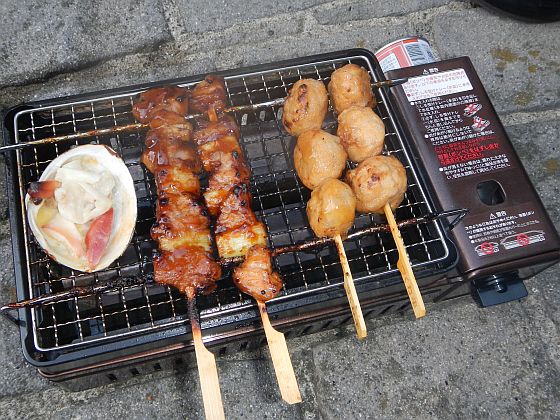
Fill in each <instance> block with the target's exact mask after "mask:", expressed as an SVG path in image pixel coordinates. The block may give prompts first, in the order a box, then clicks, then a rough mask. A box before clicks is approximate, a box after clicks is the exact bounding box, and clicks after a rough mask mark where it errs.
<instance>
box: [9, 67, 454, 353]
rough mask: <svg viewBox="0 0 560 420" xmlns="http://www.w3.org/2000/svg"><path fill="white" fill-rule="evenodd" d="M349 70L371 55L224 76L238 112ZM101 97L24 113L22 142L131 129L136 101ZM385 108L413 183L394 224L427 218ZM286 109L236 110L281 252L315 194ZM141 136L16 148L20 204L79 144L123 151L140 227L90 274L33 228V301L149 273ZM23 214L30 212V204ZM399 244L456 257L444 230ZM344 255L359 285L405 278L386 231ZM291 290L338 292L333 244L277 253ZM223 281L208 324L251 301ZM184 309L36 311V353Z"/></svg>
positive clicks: (112, 304)
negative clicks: (297, 167)
mask: <svg viewBox="0 0 560 420" xmlns="http://www.w3.org/2000/svg"><path fill="white" fill-rule="evenodd" d="M348 62H353V63H356V64H359V65H361V66H363V67H365V68H366V69H369V70H370V73H371V74H372V78H373V79H374V80H376V78H375V75H374V74H373V71H372V69H371V67H370V63H369V61H368V60H367V59H366V58H364V57H360V56H357V57H353V58H350V59H348V58H346V59H340V60H331V61H328V62H320V63H313V64H307V65H303V66H298V67H288V68H279V69H275V70H271V71H266V72H263V73H252V74H245V75H236V76H231V77H228V78H226V85H227V91H228V96H229V100H230V103H231V105H247V104H257V103H262V102H265V101H269V100H271V99H276V98H281V97H285V96H286V95H287V92H288V90H289V89H290V87H291V86H292V85H293V84H294V83H295V82H296V81H297V80H299V79H300V78H304V77H305V78H315V79H319V80H322V81H324V82H325V83H328V81H329V79H330V75H331V73H332V71H333V70H334V69H336V68H338V67H340V66H342V65H344V64H347V63H348ZM137 93H138V92H134V93H131V94H128V95H117V96H112V97H100V98H97V99H92V100H88V101H84V102H74V103H61V104H59V105H53V106H49V107H43V108H35V109H29V110H25V111H22V112H20V113H18V114H17V115H16V117H15V128H16V141H17V142H25V141H31V140H37V139H41V138H46V137H51V136H57V135H64V134H71V133H77V132H83V131H87V130H92V129H98V128H109V127H112V126H118V125H124V124H130V123H134V122H135V121H134V118H133V116H132V114H131V106H132V103H133V100H134V97H135V95H136V94H137ZM377 99H378V102H379V105H378V107H377V108H376V112H378V113H379V115H380V116H381V118H382V119H383V121H384V122H385V125H386V131H387V134H386V150H385V153H388V154H394V155H396V156H397V157H398V158H399V160H400V161H401V162H402V163H403V164H404V165H405V167H406V169H407V175H408V180H409V186H408V190H407V193H406V196H405V200H404V202H403V203H402V204H401V206H400V207H399V208H398V209H397V211H396V216H397V219H405V218H409V217H418V216H422V215H425V214H427V213H428V212H429V211H430V209H429V206H428V204H427V202H426V198H425V194H424V192H423V191H422V188H421V186H420V185H419V183H418V178H417V176H416V174H415V172H414V169H413V167H412V166H411V163H410V160H409V158H408V156H407V154H406V152H405V150H404V149H403V145H402V139H401V137H400V135H399V134H398V133H397V132H396V131H395V127H394V126H393V123H392V117H391V116H390V115H389V111H388V109H387V107H386V106H385V103H384V94H383V92H378V93H377ZM281 112H282V108H281V106H270V107H267V108H262V109H258V110H255V111H252V112H238V113H237V114H235V117H236V119H237V122H238V124H239V125H240V128H241V137H242V138H241V143H242V147H243V149H244V152H245V154H246V157H247V161H248V163H249V165H250V168H251V171H252V177H251V186H252V192H253V195H254V197H253V203H252V204H253V209H254V210H255V212H256V214H257V217H258V218H259V219H260V220H262V221H263V222H264V223H265V224H266V226H267V229H268V237H269V243H270V245H271V246H272V247H277V246H280V245H288V244H293V243H296V242H299V241H302V240H306V239H310V238H312V237H313V232H312V231H311V229H310V228H309V226H308V223H307V217H306V214H305V203H306V202H307V200H308V199H309V196H310V192H309V190H307V189H306V188H305V187H304V186H303V185H302V184H301V183H300V182H299V180H298V178H297V177H296V175H295V171H294V168H293V162H292V159H291V155H292V151H293V148H294V145H295V139H294V138H293V137H291V136H289V135H288V134H287V133H286V132H285V130H284V129H283V127H282V124H281V122H280V119H281ZM325 124H326V127H327V130H328V131H333V130H335V128H336V127H335V119H334V117H333V115H332V111H331V110H329V114H328V117H327V120H326V122H325ZM143 134H144V133H143V132H141V131H135V132H129V133H121V134H113V135H105V136H98V137H91V138H87V139H81V140H77V141H74V142H70V141H64V142H58V143H53V144H45V145H40V146H36V147H32V148H29V149H25V150H22V151H18V152H17V161H18V177H19V183H20V188H21V194H22V197H23V196H24V194H25V190H26V188H27V186H28V185H29V183H30V182H32V181H35V180H37V179H38V177H39V176H40V174H41V173H42V172H43V171H44V170H45V168H46V167H47V165H48V164H49V163H50V162H51V161H52V160H53V159H54V158H55V157H56V156H58V155H60V154H61V153H64V152H65V151H67V150H69V149H70V148H71V147H73V146H75V145H79V144H87V143H101V144H106V145H108V146H111V147H112V148H113V149H115V150H116V151H117V152H118V153H119V154H120V155H121V157H122V158H123V160H124V161H125V163H126V165H127V167H128V169H129V171H130V173H131V175H132V178H133V180H134V185H135V190H136V194H137V199H138V221H137V224H136V228H135V233H134V236H133V239H132V241H131V243H130V244H129V246H128V248H127V249H126V251H125V252H124V254H123V255H122V256H121V257H120V258H119V259H117V260H116V261H115V262H114V263H113V264H112V265H111V266H110V267H109V268H107V269H105V270H102V271H100V272H97V273H93V274H87V273H81V272H77V271H74V270H71V269H69V268H67V267H64V266H62V265H60V264H57V263H56V262H54V261H53V260H51V259H50V258H49V257H48V256H47V255H46V254H45V252H44V251H43V250H42V249H41V248H40V247H39V246H38V245H37V243H36V242H35V240H34V238H33V235H32V234H31V232H30V231H29V229H28V228H27V226H26V225H25V224H24V236H25V241H26V242H25V248H26V258H27V267H28V273H27V274H28V277H29V286H30V290H31V295H32V296H31V297H34V296H38V295H41V294H48V293H55V292H60V291H63V290H66V289H68V288H71V287H75V286H83V285H89V284H93V283H95V282H103V281H107V280H110V279H114V278H117V277H147V276H148V275H149V274H150V273H151V272H152V263H151V256H152V249H153V248H154V243H153V242H152V240H151V238H150V227H151V225H152V224H153V222H154V220H155V218H154V202H155V195H156V189H155V184H154V182H153V178H152V176H151V174H150V173H149V172H148V171H147V170H146V169H145V168H144V167H143V166H142V165H141V164H140V156H141V152H142V145H143ZM21 215H22V217H23V218H25V217H26V216H25V208H24V205H23V202H22V203H21ZM380 222H383V220H382V219H381V218H380V217H379V216H376V215H369V214H367V215H359V216H357V217H356V221H355V227H354V228H356V229H358V228H361V227H365V226H368V225H371V224H372V223H380ZM402 236H403V239H404V242H405V245H406V248H407V251H408V253H409V256H410V258H411V262H412V264H413V267H420V266H423V265H428V264H435V263H436V262H438V261H441V260H442V259H444V258H446V257H447V252H448V250H447V247H446V245H445V241H444V239H443V237H442V234H441V232H440V230H439V228H438V226H437V224H435V223H433V222H432V223H427V224H421V225H416V226H409V227H407V228H405V229H403V230H402ZM345 248H346V252H347V255H348V258H349V261H350V267H351V269H352V272H353V275H354V278H355V281H356V282H361V281H368V280H371V279H372V278H376V277H378V276H381V275H385V274H387V273H389V272H395V271H396V262H397V258H398V253H397V250H396V247H395V244H394V242H393V240H392V238H391V236H390V234H389V233H380V234H373V235H369V236H367V237H362V238H360V239H358V240H354V241H346V243H345ZM275 265H276V268H277V269H278V270H279V272H280V273H281V275H282V277H283V279H284V282H285V286H284V289H283V291H282V293H281V295H280V296H279V297H278V298H277V299H278V300H282V299H289V298H290V296H298V295H301V294H302V293H313V291H314V290H317V289H320V288H326V287H335V286H337V285H339V284H341V282H342V280H341V276H342V270H341V268H340V263H339V262H338V256H337V252H336V250H335V249H334V247H325V248H323V249H319V250H316V251H307V252H296V253H292V254H284V255H280V256H278V257H277V258H276V259H275ZM250 304H252V303H251V301H250V300H249V299H248V298H247V297H244V296H243V295H242V294H241V293H239V292H238V290H237V289H236V288H235V286H234V285H233V282H232V281H231V278H230V276H229V273H227V272H226V273H225V276H224V279H223V280H222V281H221V282H220V286H219V288H218V290H217V291H216V292H214V293H213V294H211V295H209V296H206V297H201V298H199V306H200V308H201V309H202V316H203V318H204V316H205V314H212V316H214V315H215V314H220V313H221V312H225V311H227V310H230V309H232V308H236V307H240V306H243V305H250ZM186 312H187V308H186V302H185V300H184V299H183V297H182V296H181V295H180V294H179V293H178V292H177V291H176V290H174V289H172V288H169V287H164V286H160V285H157V284H153V283H150V284H145V285H142V286H132V287H123V288H121V289H119V290H117V291H112V292H106V293H103V294H100V295H98V296H88V297H80V298H73V299H69V300H67V301H64V302H59V303H55V304H49V305H44V306H42V307H39V308H35V309H34V310H33V312H32V315H33V332H34V339H35V345H36V347H37V348H38V349H41V350H45V351H46V350H53V349H61V348H67V347H75V346H83V345H91V344H93V343H97V342H99V341H102V340H109V339H117V338H120V337H122V336H125V335H130V334H137V333H141V332H144V331H152V330H155V329H159V328H166V327H171V326H174V325H178V324H180V323H183V322H184V320H185V319H186Z"/></svg>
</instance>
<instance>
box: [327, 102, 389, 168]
mask: <svg viewBox="0 0 560 420" xmlns="http://www.w3.org/2000/svg"><path fill="white" fill-rule="evenodd" d="M336 134H337V135H338V137H339V138H340V141H341V142H342V145H343V147H344V149H345V150H346V152H347V153H348V157H349V158H350V160H352V161H354V162H362V161H364V160H365V159H367V158H369V157H371V156H375V155H378V154H380V153H381V152H382V151H383V145H384V144H385V125H384V124H383V120H382V119H381V118H380V117H379V116H378V115H377V114H376V113H375V112H374V111H373V110H372V109H371V108H368V107H363V106H361V107H358V106H351V107H350V108H347V109H346V110H344V111H343V112H342V113H341V114H340V115H339V116H338V130H337V132H336Z"/></svg>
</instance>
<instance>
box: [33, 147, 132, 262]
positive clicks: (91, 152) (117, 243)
mask: <svg viewBox="0 0 560 420" xmlns="http://www.w3.org/2000/svg"><path fill="white" fill-rule="evenodd" d="M81 158H87V159H91V158H95V160H96V161H97V162H98V163H99V164H101V166H103V167H104V168H105V169H106V170H107V171H108V172H109V173H110V174H111V175H113V178H114V181H115V186H114V187H113V190H112V201H113V212H114V213H113V226H112V231H111V235H110V237H109V242H108V244H107V247H106V249H105V252H104V253H103V255H102V257H101V260H100V261H99V263H98V264H97V265H95V266H93V267H91V266H89V264H88V262H87V259H86V258H81V259H80V258H76V257H75V256H73V255H67V254H66V255H62V254H61V253H60V252H57V250H55V249H54V248H53V247H52V246H50V245H49V242H48V241H47V239H46V237H45V235H44V232H43V231H42V229H41V228H40V227H39V226H38V225H37V222H36V219H37V214H38V212H39V209H40V208H41V206H42V205H43V204H44V203H45V200H43V202H41V203H39V204H38V205H36V204H34V203H33V201H32V200H31V197H30V196H29V194H26V197H25V206H26V208H27V220H28V222H29V226H30V228H31V231H32V232H33V234H34V235H35V238H36V239H37V242H38V243H39V245H41V247H42V248H43V249H44V250H45V251H46V252H47V253H48V254H49V256H50V257H51V258H52V259H53V260H55V261H57V262H58V263H60V264H63V265H65V266H68V267H70V268H73V269H75V270H79V271H85V272H93V271H99V270H102V269H104V268H106V267H108V266H109V265H110V264H111V263H112V262H113V261H115V260H116V259H117V258H118V257H120V256H121V255H122V254H123V252H124V251H125V249H126V247H127V246H128V244H129V242H130V240H131V238H132V234H133V233H134V227H135V225H136V215H137V203H136V193H135V190H134V183H133V181H132V176H131V175H130V172H129V171H128V168H127V167H126V165H125V164H124V162H123V160H122V159H121V158H120V157H119V156H118V154H117V153H116V152H115V151H114V150H113V149H111V148H110V147H108V146H105V145H83V146H77V147H75V148H73V149H71V150H69V151H67V152H65V153H63V154H61V155H60V156H58V157H57V158H56V159H54V160H53V161H52V162H51V163H50V164H49V165H48V166H47V168H46V169H45V171H44V172H43V173H42V174H41V177H40V178H39V181H47V180H50V179H54V177H55V175H56V173H57V170H58V169H59V168H60V167H61V166H63V165H64V164H66V163H67V162H70V161H73V160H76V159H81Z"/></svg>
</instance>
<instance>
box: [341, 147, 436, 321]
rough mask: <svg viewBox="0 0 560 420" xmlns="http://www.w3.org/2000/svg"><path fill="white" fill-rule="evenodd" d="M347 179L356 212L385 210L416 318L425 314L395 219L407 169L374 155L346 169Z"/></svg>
mask: <svg viewBox="0 0 560 420" xmlns="http://www.w3.org/2000/svg"><path fill="white" fill-rule="evenodd" d="M346 179H347V181H348V183H349V184H350V186H351V187H352V189H353V191H354V193H355V194H356V198H357V206H356V208H357V209H358V211H359V212H374V213H384V214H385V217H386V218H387V222H388V223H389V226H390V228H391V234H392V236H393V240H394V241H395V244H396V246H397V250H398V252H399V260H398V261H397V268H398V269H399V272H400V273H401V276H402V278H403V281H404V284H405V287H406V291H407V294H408V298H409V299H410V303H411V304H412V309H413V311H414V315H415V316H416V318H421V317H423V316H424V315H426V308H425V306H424V301H423V299H422V295H421V294H420V289H419V288H418V283H417V282H416V278H415V276H414V272H413V271H412V267H411V266H410V260H409V258H408V254H407V253H406V248H405V246H404V242H403V240H402V236H401V233H400V231H399V228H398V226H397V224H396V221H395V216H394V215H393V210H394V209H396V208H397V207H398V206H399V204H400V203H401V202H402V200H403V199H404V193H405V191H406V188H407V181H406V170H405V169H404V167H403V166H402V164H401V163H400V162H399V160H398V159H397V158H395V157H393V156H382V155H380V156H373V157H371V158H368V159H366V160H364V161H363V162H362V163H360V164H359V165H358V166H357V168H356V169H352V170H350V171H348V174H347V178H346Z"/></svg>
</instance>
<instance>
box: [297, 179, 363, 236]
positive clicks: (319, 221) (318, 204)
mask: <svg viewBox="0 0 560 420" xmlns="http://www.w3.org/2000/svg"><path fill="white" fill-rule="evenodd" d="M355 212H356V198H355V197H354V193H353V192H352V189H351V188H350V187H349V186H348V185H347V184H346V183H344V182H342V181H339V180H338V179H327V180H326V181H324V182H323V183H321V185H319V186H318V187H317V188H315V189H314V190H313V191H312V192H311V198H310V200H309V202H308V203H307V218H308V220H309V224H310V225H311V229H313V232H315V235H317V236H318V237H322V236H329V237H333V236H335V235H340V236H341V237H343V238H344V237H346V235H347V234H348V230H349V229H350V228H351V227H352V224H353V223H354V215H355Z"/></svg>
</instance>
